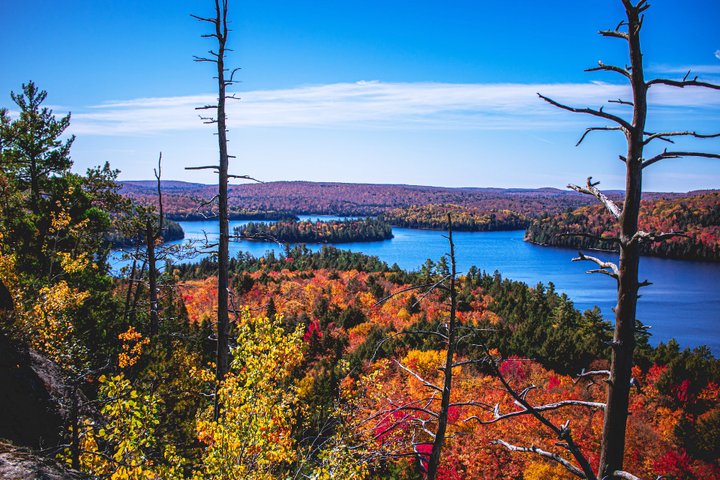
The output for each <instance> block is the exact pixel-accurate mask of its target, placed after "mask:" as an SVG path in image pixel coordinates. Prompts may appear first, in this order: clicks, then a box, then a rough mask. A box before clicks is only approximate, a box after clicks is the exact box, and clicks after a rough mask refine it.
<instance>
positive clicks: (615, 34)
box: [598, 30, 630, 40]
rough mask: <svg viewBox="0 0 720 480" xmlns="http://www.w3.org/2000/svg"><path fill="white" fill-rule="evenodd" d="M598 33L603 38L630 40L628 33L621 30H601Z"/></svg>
mask: <svg viewBox="0 0 720 480" xmlns="http://www.w3.org/2000/svg"><path fill="white" fill-rule="evenodd" d="M598 33H599V34H600V35H602V36H603V37H614V38H622V39H623V40H629V39H630V37H629V36H628V34H627V33H625V32H621V31H619V30H600V31H599V32H598Z"/></svg>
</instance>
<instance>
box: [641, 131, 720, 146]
mask: <svg viewBox="0 0 720 480" xmlns="http://www.w3.org/2000/svg"><path fill="white" fill-rule="evenodd" d="M645 135H648V138H646V139H645V141H644V142H643V144H644V145H647V144H648V143H650V142H652V141H653V140H656V139H657V140H664V141H666V142H670V143H673V141H672V140H670V139H669V138H665V137H679V136H686V137H695V138H716V137H720V133H711V134H707V135H705V134H700V133H697V132H690V131H686V132H659V133H647V132H646V133H645Z"/></svg>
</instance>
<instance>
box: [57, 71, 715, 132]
mask: <svg viewBox="0 0 720 480" xmlns="http://www.w3.org/2000/svg"><path fill="white" fill-rule="evenodd" d="M537 92H541V93H542V94H543V95H545V96H548V97H552V98H555V99H556V100H558V101H561V102H563V103H567V104H571V105H575V106H580V107H587V106H590V107H594V108H597V107H599V106H601V105H603V104H604V103H605V102H606V101H607V100H609V99H618V98H623V99H628V98H629V96H630V90H629V87H627V86H624V85H613V84H607V83H599V82H596V83H582V84H449V83H384V82H378V81H361V82H356V83H335V84H327V85H313V86H302V87H297V88H288V89H278V90H256V91H248V92H241V93H239V94H238V95H239V96H241V97H242V99H241V101H233V100H229V101H228V103H229V105H228V118H229V120H228V123H229V127H245V126H248V127H311V128H312V127H352V128H383V129H386V128H434V129H479V130H498V129H505V130H515V129H529V130H542V129H552V128H558V127H562V126H567V125H568V124H575V123H577V122H581V123H587V121H588V119H587V117H584V116H580V115H573V114H571V113H568V112H563V111H559V110H558V109H556V108H554V107H552V106H550V105H548V104H547V103H545V102H543V101H542V100H540V99H539V98H538V97H537V94H536V93H537ZM651 94H652V96H651V101H652V104H653V105H654V106H661V107H690V108H702V109H712V110H713V111H715V110H719V109H720V93H718V92H714V91H707V90H706V89H693V90H689V89H685V90H683V91H680V90H678V89H671V88H670V87H662V86H657V87H653V89H652V90H651ZM214 101H215V95H212V94H204V95H192V96H184V97H161V98H138V99H131V100H126V101H113V102H108V103H105V104H101V105H94V106H91V107H87V108H85V109H84V110H82V111H78V110H77V109H76V110H75V112H74V113H73V122H72V127H71V128H72V130H73V133H78V134H83V135H125V134H152V133H158V132H169V131H188V130H197V129H201V128H203V127H207V125H203V124H202V122H201V121H200V120H199V119H198V113H200V114H203V115H209V114H210V113H211V112H212V111H197V110H195V107H198V106H202V105H205V104H212V103H214ZM613 109H614V110H613ZM606 110H607V111H618V112H627V108H626V107H618V106H608V107H607V108H606Z"/></svg>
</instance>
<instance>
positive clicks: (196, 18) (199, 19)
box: [190, 13, 218, 25]
mask: <svg viewBox="0 0 720 480" xmlns="http://www.w3.org/2000/svg"><path fill="white" fill-rule="evenodd" d="M190 16H191V17H192V18H194V19H195V20H198V21H200V22H208V23H212V24H213V25H217V23H218V19H217V18H207V17H200V16H198V15H193V14H192V13H191V14H190Z"/></svg>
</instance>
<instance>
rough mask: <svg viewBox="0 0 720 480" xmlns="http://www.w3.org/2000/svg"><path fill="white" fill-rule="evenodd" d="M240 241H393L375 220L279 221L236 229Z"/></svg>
mask: <svg viewBox="0 0 720 480" xmlns="http://www.w3.org/2000/svg"><path fill="white" fill-rule="evenodd" d="M235 235H237V236H239V237H240V238H242V239H243V240H254V241H262V242H281V243H351V242H377V241H380V240H389V239H391V238H393V234H392V228H391V227H390V224H388V223H386V222H383V221H382V220H378V219H374V218H360V219H347V220H315V221H301V222H298V221H279V222H274V223H253V222H250V223H248V224H247V225H243V226H241V227H235Z"/></svg>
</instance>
